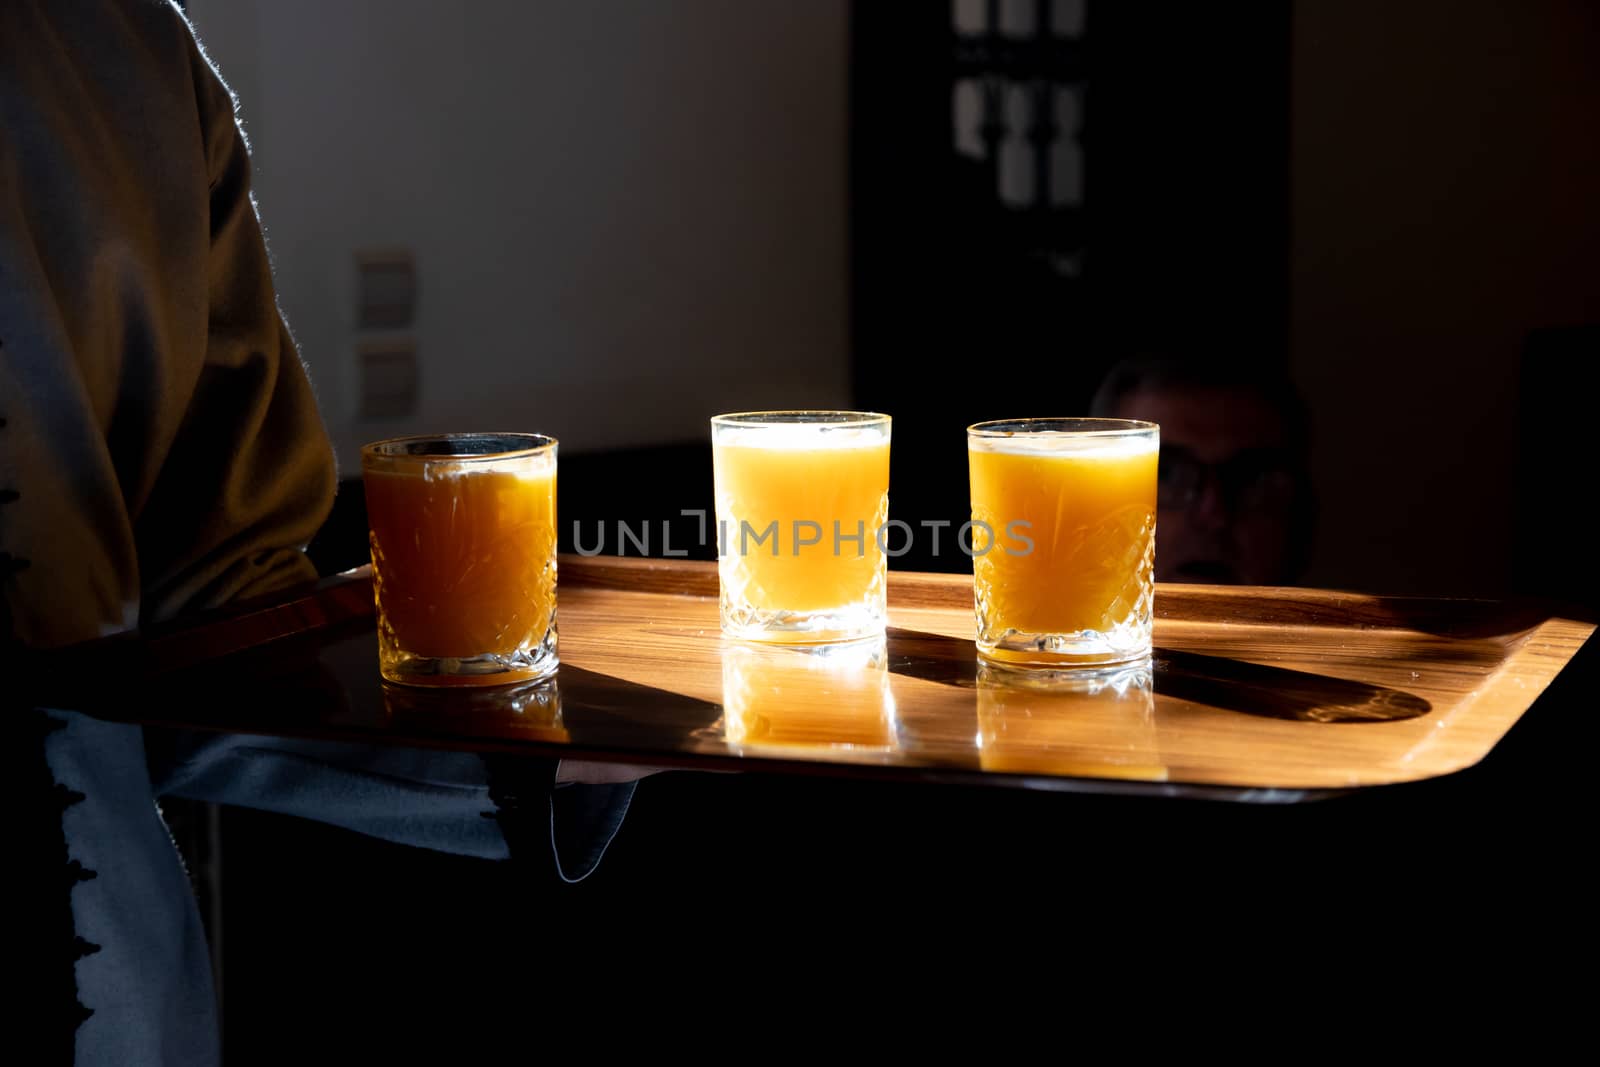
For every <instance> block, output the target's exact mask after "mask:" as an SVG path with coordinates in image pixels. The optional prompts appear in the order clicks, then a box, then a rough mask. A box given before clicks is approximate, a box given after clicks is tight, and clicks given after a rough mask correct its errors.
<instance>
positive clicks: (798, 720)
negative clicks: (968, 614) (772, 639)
mask: <svg viewBox="0 0 1600 1067" xmlns="http://www.w3.org/2000/svg"><path fill="white" fill-rule="evenodd" d="M888 664H889V656H888V649H887V646H886V645H885V643H884V642H883V641H882V640H881V639H880V640H877V641H862V642H855V643H853V644H847V645H818V646H810V647H801V646H772V647H765V646H758V645H747V644H742V643H739V642H734V641H728V642H726V643H725V644H724V647H723V650H722V703H723V736H724V740H725V741H726V742H727V744H728V746H729V747H730V748H732V749H734V750H735V751H737V752H740V753H746V752H750V753H754V752H762V753H764V754H767V755H776V756H785V755H788V756H802V755H805V754H806V753H807V752H808V751H809V752H810V753H811V754H814V755H819V756H820V755H842V754H846V753H848V754H850V755H851V756H852V757H860V756H867V757H869V758H870V756H872V755H873V754H882V755H885V756H887V755H889V754H891V753H894V752H896V751H897V750H898V749H899V747H900V740H899V730H898V726H897V722H896V718H895V707H894V693H893V691H892V690H891V689H890V686H889V670H888Z"/></svg>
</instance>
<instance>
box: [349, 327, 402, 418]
mask: <svg viewBox="0 0 1600 1067" xmlns="http://www.w3.org/2000/svg"><path fill="white" fill-rule="evenodd" d="M356 354H357V356H358V357H359V359H360V361H361V417H362V418H363V419H400V418H405V417H407V416H409V415H414V414H416V411H417V346H416V344H415V342H413V341H412V340H411V339H410V338H409V337H398V338H391V339H387V340H369V341H360V342H357V344H356Z"/></svg>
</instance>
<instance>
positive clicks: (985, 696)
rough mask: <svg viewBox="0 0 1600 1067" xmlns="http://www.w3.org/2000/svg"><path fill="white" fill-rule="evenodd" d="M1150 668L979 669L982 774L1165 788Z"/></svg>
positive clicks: (1145, 663) (1141, 665) (1139, 665)
mask: <svg viewBox="0 0 1600 1067" xmlns="http://www.w3.org/2000/svg"><path fill="white" fill-rule="evenodd" d="M1155 707H1156V705H1155V689H1154V686H1153V685H1152V679H1151V669H1150V662H1149V661H1148V660H1146V661H1143V662H1141V663H1135V664H1131V665H1129V666H1126V667H1122V668H1118V669H1114V670H1107V671H1029V672H1022V671H1015V670H1007V669H1005V668H999V667H993V666H990V665H988V664H981V663H980V664H979V666H978V748H979V759H980V762H981V765H982V767H983V769H984V770H986V771H1006V772H1011V773H1015V774H1053V775H1068V776H1084V777H1094V778H1129V779H1135V780H1138V781H1158V782H1159V781H1165V780H1166V778H1167V771H1166V768H1165V767H1164V766H1163V765H1162V762H1161V752H1160V748H1159V746H1158V744H1157V741H1156V738H1157V734H1156V718H1155Z"/></svg>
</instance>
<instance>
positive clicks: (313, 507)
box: [137, 40, 337, 621]
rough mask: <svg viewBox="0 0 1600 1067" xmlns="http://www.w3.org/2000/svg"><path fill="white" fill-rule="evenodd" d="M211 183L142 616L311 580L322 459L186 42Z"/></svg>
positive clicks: (239, 145) (285, 332) (143, 551)
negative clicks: (184, 383) (206, 236)
mask: <svg viewBox="0 0 1600 1067" xmlns="http://www.w3.org/2000/svg"><path fill="white" fill-rule="evenodd" d="M190 50H191V64H192V69H193V76H194V82H195V90H196V100H197V105H198V114H199V119H200V123H201V131H202V137H203V143H204V151H205V158H206V167H207V171H208V178H209V184H210V198H209V203H208V204H207V205H205V206H204V208H203V209H204V210H207V211H209V215H210V255H209V264H208V266H209V270H208V275H209V277H208V279H207V294H206V301H207V307H208V328H207V338H206V352H205V359H204V364H203V366H202V368H201V370H200V373H199V376H198V378H197V379H196V383H195V387H194V392H193V395H192V396H191V397H190V399H189V403H188V405H187V407H186V409H185V414H184V417H183V420H182V423H181V425H180V428H179V431H178V434H177V436H176V438H175V439H174V443H173V447H172V449H171V450H170V452H169V453H168V458H167V461H166V463H165V465H164V466H163V468H162V471H161V474H160V476H159V478H158V479H157V481H156V484H155V486H154V488H153V491H152V494H151V498H150V502H149V505H148V507H147V508H146V509H145V510H144V512H143V514H142V515H141V518H140V528H139V530H138V531H137V536H138V539H139V559H140V569H141V571H142V572H143V573H142V575H141V577H142V581H143V586H144V602H143V609H142V615H143V618H144V619H145V620H146V621H154V620H160V619H163V618H167V617H170V616H172V615H175V614H178V613H180V612H184V611H189V610H200V609H205V608H210V607H215V606H217V605H219V604H223V603H226V602H227V601H230V600H233V599H236V598H239V597H245V596H254V595H257V594H261V593H266V592H270V591H273V590H275V589H278V588H281V587H284V586H287V585H292V584H294V583H296V582H299V581H306V580H310V579H312V578H314V577H315V571H314V569H313V568H312V566H311V564H310V561H309V560H308V559H307V558H306V556H305V555H304V551H303V550H304V547H305V545H306V543H307V542H308V541H309V540H310V539H311V537H312V535H313V534H314V533H315V532H316V531H317V529H318V528H319V527H320V526H321V525H322V523H323V522H324V521H325V520H326V518H327V516H328V513H329V511H330V510H331V508H332V505H333V493H334V486H335V484H336V477H337V476H336V471H335V465H334V455H333V449H332V447H331V444H330V442H329V439H328V434H327V431H326V428H325V427H324V424H323V421H322V415H321V412H320V411H319V410H318V407H317V402H316V398H315V396H314V394H313V392H312V388H311V383H310V380H309V378H308V376H307V373H306V369H305V366H304V364H303V363H302V362H301V359H300V355H299V353H298V352H297V351H296V349H295V344H294V340H293V338H292V337H291V336H290V333H289V329H288V326H287V325H286V324H285V322H284V319H283V316H282V315H281V314H280V312H279V309H278V304H277V297H276V292H275V290H274V288H273V283H272V270H271V265H270V263H269V260H268V256H267V248H266V242H265V240H264V238H263V236H262V229H261V223H260V220H259V218H258V216H257V212H256V204H255V200H254V197H253V195H252V193H251V183H250V155H249V150H248V147H247V145H246V142H245V139H244V135H243V134H242V132H241V131H240V129H239V126H238V124H237V122H236V120H235V116H234V105H233V97H232V95H231V94H230V93H229V91H228V89H227V87H226V86H225V85H224V84H223V83H222V81H221V79H220V78H219V77H218V76H217V74H216V72H215V71H214V70H213V69H212V68H211V65H210V64H209V63H208V62H207V60H206V59H205V57H204V56H203V55H201V53H200V51H199V48H198V46H196V45H194V44H193V42H192V40H191V42H190Z"/></svg>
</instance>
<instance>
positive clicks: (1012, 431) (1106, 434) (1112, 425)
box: [967, 416, 1161, 440]
mask: <svg viewBox="0 0 1600 1067" xmlns="http://www.w3.org/2000/svg"><path fill="white" fill-rule="evenodd" d="M1160 431H1161V425H1160V423H1155V422H1145V421H1143V420H1141V419H1101V418H1091V417H1089V416H1083V417H1076V416H1063V417H1043V418H1027V419H989V420H987V421H985V422H975V423H973V424H972V425H971V426H968V427H967V436H968V437H976V438H979V439H984V440H988V439H997V438H1006V437H1015V436H1017V435H1019V434H1030V435H1034V434H1037V435H1046V434H1053V435H1055V436H1057V437H1102V438H1116V437H1141V436H1146V435H1148V434H1151V433H1159V432H1160Z"/></svg>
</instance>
